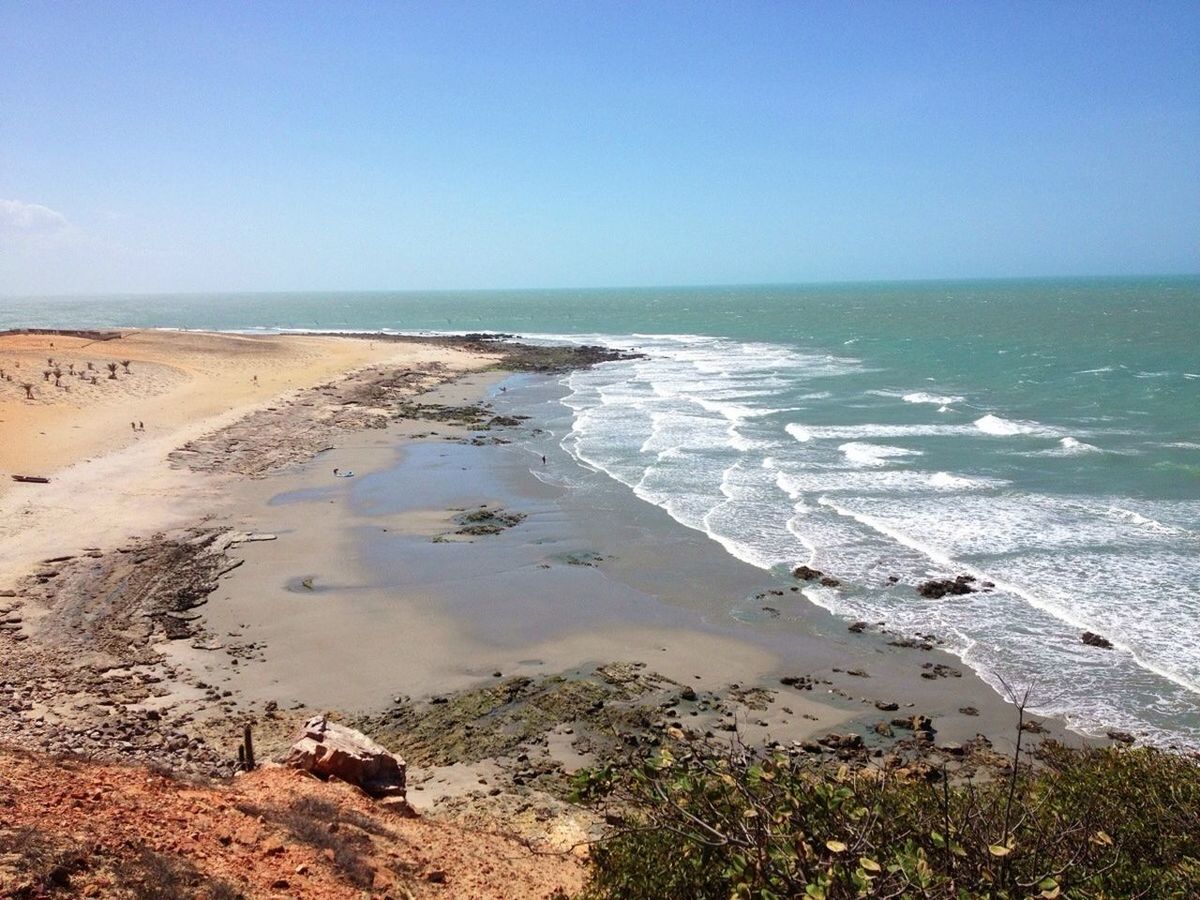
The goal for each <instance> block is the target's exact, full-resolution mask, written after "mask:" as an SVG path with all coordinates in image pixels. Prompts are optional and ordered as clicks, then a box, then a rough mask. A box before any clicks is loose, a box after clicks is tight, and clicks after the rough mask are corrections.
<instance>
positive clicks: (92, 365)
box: [88, 363, 96, 372]
mask: <svg viewBox="0 0 1200 900" xmlns="http://www.w3.org/2000/svg"><path fill="white" fill-rule="evenodd" d="M95 368H96V364H95V363H88V371H89V372H90V371H92V370H93V369H95Z"/></svg>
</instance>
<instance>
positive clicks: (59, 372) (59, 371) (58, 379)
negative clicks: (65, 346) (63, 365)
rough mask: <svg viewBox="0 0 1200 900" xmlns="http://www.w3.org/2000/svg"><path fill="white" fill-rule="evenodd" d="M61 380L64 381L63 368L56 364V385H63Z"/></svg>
mask: <svg viewBox="0 0 1200 900" xmlns="http://www.w3.org/2000/svg"><path fill="white" fill-rule="evenodd" d="M61 381H62V369H60V368H59V367H58V366H55V367H54V386H55V387H62V384H61V383H60V382H61Z"/></svg>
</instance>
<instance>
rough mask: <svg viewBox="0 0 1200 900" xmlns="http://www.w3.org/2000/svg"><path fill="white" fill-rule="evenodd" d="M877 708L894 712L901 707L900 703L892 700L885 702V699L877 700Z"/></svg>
mask: <svg viewBox="0 0 1200 900" xmlns="http://www.w3.org/2000/svg"><path fill="white" fill-rule="evenodd" d="M875 708H876V709H878V710H880V711H881V712H894V711H895V710H897V709H899V708H900V704H899V703H892V702H891V701H888V702H884V701H883V700H876V701H875Z"/></svg>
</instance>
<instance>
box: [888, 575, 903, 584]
mask: <svg viewBox="0 0 1200 900" xmlns="http://www.w3.org/2000/svg"><path fill="white" fill-rule="evenodd" d="M887 580H888V581H889V582H890V583H891V584H898V583H899V582H900V576H899V575H889V576H888V577H887Z"/></svg>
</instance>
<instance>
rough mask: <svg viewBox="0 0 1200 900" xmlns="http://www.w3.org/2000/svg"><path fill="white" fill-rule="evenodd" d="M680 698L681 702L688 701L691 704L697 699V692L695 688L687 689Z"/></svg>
mask: <svg viewBox="0 0 1200 900" xmlns="http://www.w3.org/2000/svg"><path fill="white" fill-rule="evenodd" d="M679 697H680V699H681V700H687V701H688V702H689V703H690V702H692V701H694V700H695V699H696V690H695V688H691V687H685V688H684V689H683V690H682V691H680V692H679Z"/></svg>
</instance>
